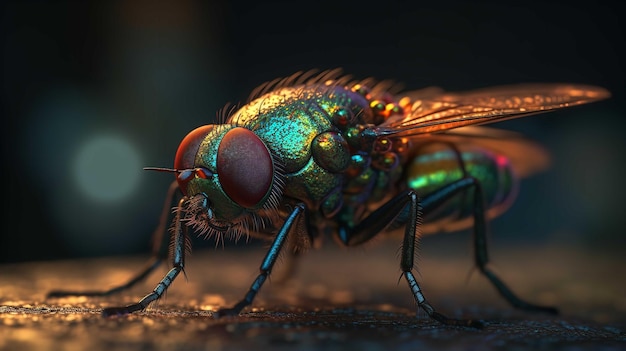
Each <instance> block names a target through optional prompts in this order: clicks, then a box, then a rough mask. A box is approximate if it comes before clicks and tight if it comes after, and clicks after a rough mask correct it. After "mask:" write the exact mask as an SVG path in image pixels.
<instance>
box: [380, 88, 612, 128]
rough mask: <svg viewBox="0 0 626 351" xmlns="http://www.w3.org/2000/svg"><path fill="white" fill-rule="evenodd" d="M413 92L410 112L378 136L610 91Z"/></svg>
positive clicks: (490, 118)
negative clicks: (413, 98) (414, 98)
mask: <svg viewBox="0 0 626 351" xmlns="http://www.w3.org/2000/svg"><path fill="white" fill-rule="evenodd" d="M410 95H411V94H410ZM412 95H413V96H414V97H416V98H417V99H416V100H414V101H413V102H412V105H411V107H410V111H409V112H408V113H407V114H405V115H401V116H397V117H390V118H389V119H388V120H386V121H385V122H383V123H382V124H380V125H379V126H378V128H377V129H376V133H377V134H378V135H380V136H385V135H402V136H409V135H420V134H433V133H441V132H444V131H447V130H450V129H453V128H459V127H464V126H470V125H477V124H486V123H493V122H497V121H503V120H507V119H512V118H518V117H523V116H528V115H532V114H537V113H542V112H548V111H551V110H556V109H560V108H565V107H570V106H576V105H582V104H586V103H590V102H594V101H598V100H602V99H606V98H608V97H609V96H610V93H609V92H608V91H607V90H606V89H604V88H600V87H595V86H588V85H572V84H520V85H512V86H501V87H492V88H486V89H480V90H474V91H469V92H464V93H443V92H441V93H439V92H438V91H437V90H434V89H433V90H422V91H419V92H417V93H416V94H412Z"/></svg>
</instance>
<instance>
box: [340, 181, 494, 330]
mask: <svg viewBox="0 0 626 351" xmlns="http://www.w3.org/2000/svg"><path fill="white" fill-rule="evenodd" d="M406 206H408V207H409V216H408V221H407V223H406V227H405V231H404V239H403V242H402V258H401V261H400V267H401V269H402V274H403V276H404V278H405V279H406V281H407V283H408V285H409V288H410V289H411V292H412V293H413V297H414V298H415V301H416V302H417V304H418V306H419V307H420V308H422V309H423V310H424V311H425V312H426V313H427V314H428V315H429V316H430V317H431V318H432V319H434V320H436V321H438V322H440V323H442V324H445V325H451V326H464V327H472V328H481V327H482V323H481V322H480V321H475V320H471V319H454V318H448V317H446V316H444V315H443V314H441V313H439V312H437V311H435V309H434V308H433V307H432V305H431V304H430V303H428V301H426V298H425V297H424V294H423V293H422V289H421V288H420V286H419V284H418V283H417V280H416V279H415V276H414V275H413V259H414V257H415V239H416V235H417V226H418V224H419V209H420V202H419V201H418V198H417V194H416V193H415V191H413V190H407V191H405V192H403V193H401V194H399V195H397V196H396V197H394V198H393V199H391V200H389V201H388V202H387V203H385V204H384V205H382V206H381V207H380V208H378V209H377V210H376V211H374V212H372V213H371V214H370V215H368V216H367V217H366V218H364V219H363V220H362V221H361V222H360V223H359V224H357V225H356V226H355V227H353V228H346V227H342V228H340V230H339V237H340V239H341V240H342V241H343V242H344V243H345V244H346V245H348V246H354V245H359V244H361V243H364V242H366V241H368V240H369V239H371V238H373V237H374V236H376V235H378V234H379V233H381V232H382V231H383V230H384V229H385V228H386V227H387V226H389V225H390V224H391V223H392V222H393V221H394V220H395V219H396V217H397V216H398V215H399V214H400V213H401V212H402V211H403V210H404V208H405V207H406Z"/></svg>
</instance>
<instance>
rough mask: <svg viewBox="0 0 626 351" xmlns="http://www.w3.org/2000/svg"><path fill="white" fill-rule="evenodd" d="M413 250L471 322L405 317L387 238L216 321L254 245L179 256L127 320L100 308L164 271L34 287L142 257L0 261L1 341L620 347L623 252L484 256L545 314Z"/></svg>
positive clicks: (55, 346)
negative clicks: (87, 294)
mask: <svg viewBox="0 0 626 351" xmlns="http://www.w3.org/2000/svg"><path fill="white" fill-rule="evenodd" d="M329 246H332V245H329ZM425 246H426V247H424V248H423V250H422V251H423V253H422V255H421V258H420V260H419V267H420V269H419V272H420V274H419V276H418V279H419V280H420V282H421V283H422V287H423V289H424V292H425V294H426V296H427V298H428V299H429V300H430V301H431V303H432V304H433V305H434V306H435V307H436V308H438V310H439V311H440V312H442V313H446V314H449V315H451V316H459V317H460V316H464V317H471V318H478V319H481V320H483V321H484V323H485V328H484V329H483V330H471V329H463V328H449V327H444V326H441V325H439V324H437V323H436V322H433V321H431V320H430V319H428V318H427V317H426V316H425V314H424V313H423V312H420V313H419V314H418V315H417V317H416V315H415V309H414V304H413V302H412V300H411V296H410V293H409V290H408V288H407V286H406V283H405V282H404V281H400V282H399V284H398V277H399V276H400V272H399V269H398V260H397V255H396V251H397V245H395V244H393V245H387V244H384V245H381V246H377V247H373V248H368V249H356V250H349V251H345V250H341V249H336V248H328V247H327V248H325V249H323V250H320V251H316V252H311V253H309V254H307V255H305V256H304V258H303V260H302V261H301V262H300V265H299V270H298V274H297V276H296V277H295V280H294V281H292V282H290V283H289V284H287V285H286V286H279V285H278V284H277V283H276V282H271V281H270V282H268V284H266V286H265V287H264V289H263V290H262V291H261V293H260V294H259V296H258V300H257V301H256V303H255V305H254V308H251V309H247V310H245V311H244V313H243V314H242V315H241V316H240V317H236V318H233V317H231V318H224V319H219V320H215V319H213V318H212V312H211V311H212V310H215V309H216V308H217V307H218V306H223V305H224V304H227V305H228V304H232V303H234V302H235V301H236V300H237V299H238V298H240V297H241V296H242V295H243V293H244V292H245V291H246V289H247V288H248V286H249V284H250V283H251V282H252V280H253V278H254V277H255V274H256V269H257V267H258V264H259V262H260V260H261V258H262V256H263V253H264V252H263V250H262V249H260V248H257V249H253V250H245V251H241V250H239V251H229V250H226V251H222V250H217V251H215V250H207V251H198V252H195V253H194V254H193V255H192V256H191V257H189V258H188V268H187V281H185V278H184V277H182V276H181V277H179V279H178V280H177V281H176V282H175V283H174V284H173V286H172V288H171V289H170V291H169V292H168V294H167V296H166V298H165V299H164V300H163V301H161V302H160V303H159V304H158V305H156V306H152V307H151V308H150V309H149V310H148V311H146V312H142V313H137V314H134V315H131V316H127V317H114V318H103V317H101V316H100V311H101V308H102V307H105V306H113V305H117V304H120V303H128V302H133V301H135V300H136V299H138V298H140V297H141V296H143V295H145V294H146V293H147V292H148V291H150V290H151V289H152V288H153V287H154V285H155V284H156V282H157V281H158V280H159V279H160V278H161V276H162V274H164V273H165V268H162V269H158V270H157V271H156V272H155V273H153V274H152V275H151V276H150V277H149V278H148V279H147V281H146V282H144V283H140V284H138V286H136V287H134V288H133V289H131V290H130V291H128V292H127V293H124V294H120V295H115V296H111V297H106V298H84V297H78V298H63V299H49V300H46V299H45V293H46V292H47V291H49V290H51V289H54V288H57V289H58V288H64V289H97V288H99V287H110V286H112V285H114V284H115V283H116V282H122V281H124V280H125V279H127V278H128V277H130V276H131V275H132V273H133V272H135V271H136V270H137V269H138V268H139V267H141V266H142V264H143V263H144V262H143V261H144V260H145V259H146V258H145V257H126V258H103V259H91V260H78V261H63V262H45V263H26V264H18V265H4V266H0V350H94V351H96V350H111V349H114V350H239V349H250V350H253V349H254V350H262V349H274V350H276V349H298V350H350V349H354V350H390V349H394V350H418V349H419V350H435V349H436V350H460V349H502V350H516V349H535V350H552V349H565V350H626V293H625V292H626V281H625V279H624V276H623V273H624V272H625V271H626V264H625V262H626V261H625V259H624V258H620V257H608V256H602V255H594V254H588V253H582V252H579V251H577V250H567V249H562V248H561V249H558V250H557V249H554V248H550V247H539V248H537V247H534V248H511V249H504V250H500V251H494V252H493V254H492V259H493V261H494V264H495V267H494V268H495V269H496V270H497V272H499V273H500V274H501V276H502V277H503V279H504V280H505V281H507V282H508V283H509V284H510V286H511V287H512V288H513V289H514V290H515V291H517V292H518V293H519V294H520V295H522V296H524V297H526V298H527V299H529V300H532V301H536V302H540V303H543V304H554V305H557V306H558V307H559V308H560V309H561V311H562V313H561V315H559V316H548V315H541V314H531V313H525V312H520V311H515V310H512V309H510V308H509V307H508V306H507V305H506V303H504V302H503V301H502V299H500V298H499V296H498V295H497V294H496V293H495V290H494V289H493V288H492V287H491V286H490V285H489V284H488V283H487V281H486V280H485V279H483V278H482V277H480V276H479V274H477V273H476V272H474V273H473V274H471V275H470V272H471V269H470V263H471V262H472V261H471V257H470V256H469V253H467V252H465V250H461V251H459V250H453V251H452V252H446V253H444V252H442V251H441V249H442V247H430V248H429V247H428V245H425ZM529 254H530V255H529ZM276 273H280V272H279V270H278V269H277V272H276Z"/></svg>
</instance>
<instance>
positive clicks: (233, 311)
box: [213, 204, 304, 318]
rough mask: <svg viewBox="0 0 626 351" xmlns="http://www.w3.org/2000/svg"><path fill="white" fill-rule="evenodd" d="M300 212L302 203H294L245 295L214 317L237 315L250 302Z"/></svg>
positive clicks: (270, 268)
mask: <svg viewBox="0 0 626 351" xmlns="http://www.w3.org/2000/svg"><path fill="white" fill-rule="evenodd" d="M302 212H304V204H298V205H296V207H295V208H294V209H293V211H291V214H289V217H287V219H286V220H285V223H284V224H283V226H282V227H281V228H280V230H279V231H278V234H276V237H275V238H274V241H273V242H272V245H271V246H270V248H269V250H268V251H267V254H266V255H265V258H264V259H263V262H261V266H260V267H259V270H260V273H259V275H258V276H257V277H256V279H255V280H254V282H252V285H251V286H250V289H249V290H248V293H247V294H246V296H245V297H244V298H243V299H242V300H241V301H239V302H238V303H237V304H235V306H233V307H232V308H224V309H221V310H219V311H217V312H215V314H213V316H214V317H215V318H220V317H223V316H232V315H237V314H239V313H240V312H241V310H242V309H243V308H244V307H246V306H248V305H250V304H251V303H252V301H253V300H254V297H255V296H256V294H257V293H258V292H259V290H260V289H261V287H262V286H263V283H265V280H267V277H268V276H269V275H270V273H271V271H272V267H274V263H276V259H277V258H278V255H279V254H280V250H281V249H282V247H283V245H284V244H285V241H286V239H287V236H288V235H289V231H290V229H291V227H292V226H293V224H294V223H295V222H296V220H297V219H298V216H300V215H301V214H302Z"/></svg>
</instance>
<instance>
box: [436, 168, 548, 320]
mask: <svg viewBox="0 0 626 351" xmlns="http://www.w3.org/2000/svg"><path fill="white" fill-rule="evenodd" d="M453 184H457V185H458V187H459V188H460V189H466V188H473V190H474V191H473V198H474V204H473V208H474V214H473V215H474V260H475V262H476V266H478V269H479V270H480V272H481V273H482V274H483V275H484V276H485V277H487V279H489V281H490V282H491V284H493V286H494V287H495V288H496V289H497V290H498V292H499V293H500V295H501V296H502V297H504V298H505V299H506V300H507V301H508V302H509V303H510V304H511V305H512V306H513V307H515V308H519V309H522V310H527V311H536V312H545V313H551V314H558V312H559V311H558V309H557V308H555V307H551V306H539V305H535V304H532V303H530V302H526V301H524V300H522V299H520V298H519V297H517V295H515V293H513V291H512V290H511V289H510V288H509V287H508V286H507V285H506V284H505V283H504V282H503V281H502V280H501V279H500V278H499V277H498V276H497V275H496V274H495V273H494V272H492V271H491V270H490V269H489V268H488V267H487V264H488V263H489V255H488V252H487V226H486V220H485V205H484V201H483V192H482V188H481V186H480V183H479V182H478V181H477V180H476V179H475V178H471V177H467V178H464V179H461V180H459V181H458V182H456V183H453ZM457 191H459V190H457ZM427 199H428V200H429V201H431V200H430V199H429V198H427ZM432 201H433V204H432V205H430V206H438V205H439V198H438V196H436V194H435V196H432Z"/></svg>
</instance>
